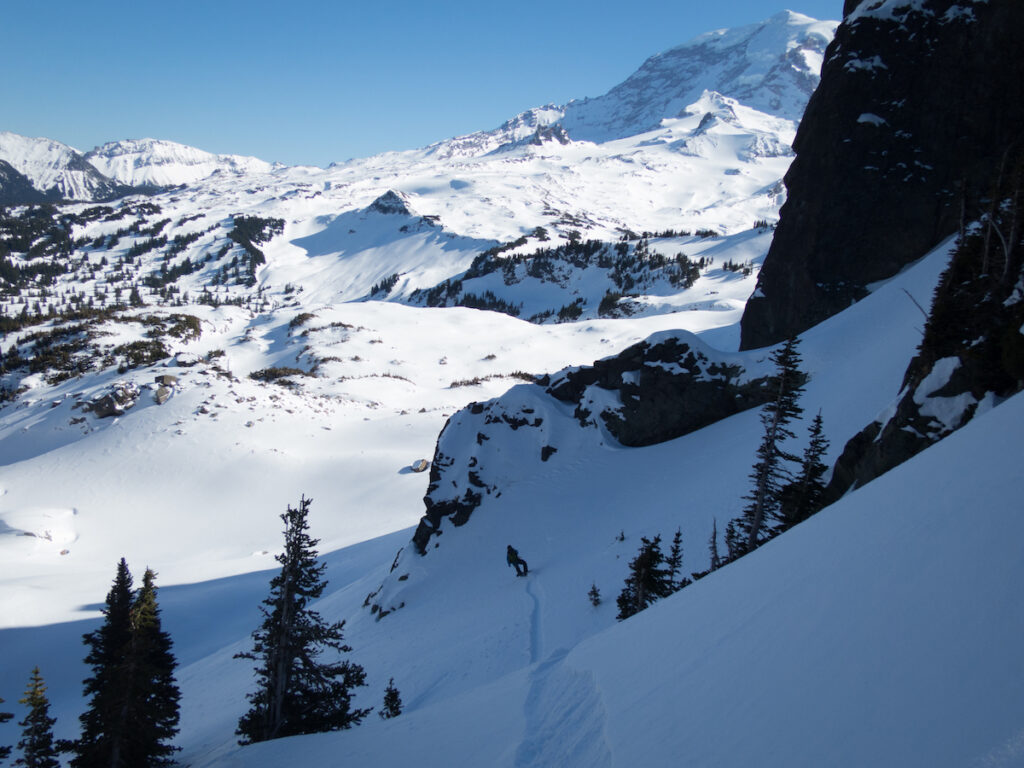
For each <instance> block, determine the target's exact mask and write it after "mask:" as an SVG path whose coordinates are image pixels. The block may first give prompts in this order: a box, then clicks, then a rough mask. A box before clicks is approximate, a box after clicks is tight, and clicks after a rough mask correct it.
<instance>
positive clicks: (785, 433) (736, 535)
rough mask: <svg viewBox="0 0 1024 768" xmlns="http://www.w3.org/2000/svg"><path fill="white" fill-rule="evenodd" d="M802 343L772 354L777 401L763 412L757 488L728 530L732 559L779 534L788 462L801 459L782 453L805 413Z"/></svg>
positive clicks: (755, 473)
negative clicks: (793, 426)
mask: <svg viewBox="0 0 1024 768" xmlns="http://www.w3.org/2000/svg"><path fill="white" fill-rule="evenodd" d="M798 343H799V342H798V341H797V339H795V338H791V339H789V340H788V341H787V342H786V343H785V344H784V345H783V346H782V347H780V348H779V349H777V350H775V352H773V353H772V362H774V363H775V370H776V372H775V375H774V376H773V377H772V379H771V382H770V385H771V386H772V387H773V389H774V392H775V398H774V399H773V400H771V401H770V402H768V403H767V404H766V405H765V406H764V408H763V409H762V410H761V424H762V425H763V426H764V435H763V437H762V438H761V444H760V445H759V446H758V448H757V461H756V462H755V463H754V466H753V468H752V469H751V472H750V480H751V483H752V485H753V487H752V488H751V490H750V492H749V493H748V494H747V495H746V496H745V497H744V498H745V499H746V500H747V502H748V504H747V506H746V507H745V508H744V510H743V515H742V517H740V518H738V519H736V520H732V521H731V522H730V523H729V526H728V528H727V529H726V543H727V545H728V546H729V556H730V559H732V558H735V557H738V556H740V555H742V554H744V553H746V552H750V551H752V550H753V549H755V548H756V547H758V546H759V545H760V544H762V543H764V542H765V541H767V540H768V539H770V538H771V537H772V536H774V535H775V534H776V533H778V530H777V528H775V529H774V530H773V525H774V524H776V523H777V522H778V520H779V497H780V493H781V489H782V486H783V484H784V483H785V481H786V480H788V479H789V474H788V472H787V470H786V465H785V463H784V462H796V461H797V458H796V457H795V456H793V455H792V454H789V453H787V452H786V451H784V450H783V449H782V443H783V442H784V441H785V440H786V439H787V438H792V437H793V432H792V431H791V430H790V429H789V424H790V422H791V421H793V419H795V418H797V417H798V416H799V415H800V414H801V413H802V412H803V409H802V408H801V407H800V405H799V399H800V395H801V393H802V392H803V389H804V382H805V381H806V379H807V377H806V375H805V374H804V373H803V372H802V371H801V370H800V353H799V351H798V349H797V346H798Z"/></svg>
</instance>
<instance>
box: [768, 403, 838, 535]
mask: <svg viewBox="0 0 1024 768" xmlns="http://www.w3.org/2000/svg"><path fill="white" fill-rule="evenodd" d="M808 432H809V435H810V439H809V440H808V443H807V448H805V449H804V455H803V458H802V460H801V462H800V473H799V474H798V475H797V477H796V479H795V480H794V481H793V482H792V483H790V484H789V485H787V486H786V487H785V488H783V489H782V493H781V494H780V507H781V517H782V525H781V527H782V529H783V530H786V529H788V528H792V527H793V526H794V525H796V524H797V523H802V522H803V521H804V520H806V519H807V518H809V517H810V516H811V515H813V514H815V513H816V512H818V510H820V509H821V507H822V497H823V496H824V494H825V483H824V477H825V473H826V472H828V465H827V464H825V463H824V462H823V461H822V460H821V459H822V457H823V456H824V455H825V452H826V451H828V444H829V443H828V438H827V437H825V435H824V427H823V425H822V420H821V411H818V414H817V415H816V416H815V417H814V421H813V422H811V426H810V428H809V430H808Z"/></svg>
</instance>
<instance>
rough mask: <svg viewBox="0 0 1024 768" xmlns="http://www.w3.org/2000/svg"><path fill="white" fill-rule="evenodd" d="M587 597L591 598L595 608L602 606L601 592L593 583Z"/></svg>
mask: <svg viewBox="0 0 1024 768" xmlns="http://www.w3.org/2000/svg"><path fill="white" fill-rule="evenodd" d="M587 597H589V598H590V604H591V605H592V606H594V607H595V608H597V606H599V605H600V604H601V590H599V589H598V588H597V584H594V583H591V585H590V591H589V592H587Z"/></svg>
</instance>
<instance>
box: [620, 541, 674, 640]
mask: <svg viewBox="0 0 1024 768" xmlns="http://www.w3.org/2000/svg"><path fill="white" fill-rule="evenodd" d="M672 592H673V588H672V583H671V579H670V577H669V571H668V568H666V567H665V555H664V553H663V552H662V551H661V536H655V537H654V538H653V539H648V538H647V537H646V536H643V537H641V538H640V551H639V552H638V553H637V555H636V557H634V558H633V559H632V560H631V561H630V563H629V576H627V577H626V582H625V584H624V585H623V587H622V591H621V592H620V593H619V596H618V598H616V604H617V605H618V606H619V614H618V616H616V618H617V619H618V620H619V621H622V620H623V619H628V618H629V617H630V616H633V615H634V614H637V613H639V612H640V611H642V610H644V609H645V608H647V607H648V606H649V605H650V604H651V603H653V602H654V601H655V600H658V599H659V598H662V597H668V596H669V595H671V594H672Z"/></svg>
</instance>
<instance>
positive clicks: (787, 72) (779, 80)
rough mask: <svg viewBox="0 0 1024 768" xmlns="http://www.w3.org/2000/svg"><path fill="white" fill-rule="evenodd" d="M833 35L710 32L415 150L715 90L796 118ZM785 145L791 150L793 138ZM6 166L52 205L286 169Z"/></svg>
mask: <svg viewBox="0 0 1024 768" xmlns="http://www.w3.org/2000/svg"><path fill="white" fill-rule="evenodd" d="M834 31H835V23H834V22H820V21H816V20H814V19H811V18H809V17H806V16H802V15H801V14H797V13H793V12H791V11H784V12H782V13H779V14H777V15H775V16H773V17H771V18H770V19H767V20H766V21H763V22H761V23H758V24H753V25H749V26H745V27H740V28H737V29H732V30H718V31H716V32H709V33H707V34H704V35H701V36H699V37H697V38H695V39H693V40H691V41H690V42H688V43H686V44H684V45H681V46H678V47H676V48H673V49H671V50H668V51H666V52H664V53H661V54H658V55H656V56H652V57H651V58H650V59H648V60H647V61H646V62H644V64H643V65H642V66H641V67H640V68H639V69H638V70H637V71H636V72H635V73H634V74H633V75H631V76H630V77H629V78H627V79H626V80H625V81H624V82H622V83H620V84H619V85H617V86H616V87H614V88H612V89H611V90H610V91H608V93H606V94H604V95H602V96H599V97H597V98H593V99H582V100H579V101H577V100H574V101H571V102H569V103H568V104H565V105H562V106H556V105H548V106H545V107H539V108H535V109H531V110H528V111H526V112H523V113H521V114H519V115H516V116H515V117H514V118H512V119H511V120H509V121H507V122H506V123H504V124H503V125H501V126H499V127H498V128H496V129H494V130H491V131H482V132H477V133H472V134H467V135H464V136H459V137H455V138H452V139H448V140H445V141H442V142H438V143H436V144H433V145H430V146H429V147H426V148H425V149H423V150H420V151H418V152H413V153H409V154H410V157H411V158H427V157H429V158H431V159H433V160H437V159H441V160H443V159H446V158H455V157H480V156H483V155H487V154H489V153H492V152H495V151H500V150H506V151H507V150H510V149H513V148H515V147H517V146H520V145H522V144H524V143H530V142H532V143H534V144H550V143H552V142H554V143H556V144H557V143H561V144H566V143H568V142H584V141H586V142H594V143H605V142H609V141H613V140H617V139H623V138H628V137H631V136H636V135H640V134H644V133H647V132H650V131H656V130H658V129H660V128H661V127H662V126H663V121H665V120H673V119H678V118H685V117H686V116H687V115H688V114H690V111H689V110H690V108H691V105H693V104H695V103H697V102H698V101H699V100H700V99H701V98H702V94H704V93H705V92H714V93H717V94H719V95H720V96H722V97H725V98H726V99H732V100H735V101H736V102H738V103H739V104H741V105H743V106H745V107H749V108H751V109H755V110H757V111H759V112H762V113H765V114H769V115H772V116H775V117H779V118H782V119H783V120H786V121H793V122H796V121H797V120H798V119H799V117H800V114H801V113H802V111H803V108H804V105H805V104H806V102H807V99H808V98H809V97H810V94H811V93H812V92H813V90H814V87H815V85H816V84H817V81H818V72H819V70H820V67H821V61H822V56H823V54H824V50H825V46H826V45H827V44H828V42H829V40H831V37H832V35H833V34H834ZM781 144H782V145H783V148H784V151H787V150H786V149H785V148H786V147H788V143H787V142H786V141H785V137H783V141H782V142H781ZM0 161H5V162H6V163H7V164H9V165H10V169H8V170H7V171H6V173H4V174H3V175H0V204H14V203H19V202H35V201H37V200H39V199H41V198H40V197H39V196H40V195H41V196H42V198H45V199H47V200H52V201H56V200H84V201H105V200H111V199H116V198H118V197H123V196H125V195H127V194H131V193H133V192H139V191H149V192H151V191H153V190H154V189H159V188H165V187H171V186H177V185H182V184H186V185H187V184H194V183H196V182H199V181H201V180H203V179H207V178H210V177H211V176H214V175H215V174H218V173H219V174H230V175H232V176H238V175H253V174H264V173H269V172H272V171H275V170H284V167H283V166H281V165H275V164H271V163H268V162H266V161H263V160H260V159H258V158H255V157H244V156H240V155H222V154H213V153H210V152H205V151H203V150H200V149H196V148H194V147H189V146H186V145H183V144H177V143H175V142H170V141H163V140H159V139H148V138H147V139H132V140H125V141H114V142H108V143H107V144H104V145H102V146H100V147H96V148H95V149H93V150H91V151H89V152H80V151H78V150H76V149H74V148H72V147H69V146H67V145H66V144H62V143H60V142H58V141H54V140H52V139H45V138H28V137H25V136H19V135H17V134H14V133H10V132H6V131H5V132H0ZM343 165H347V164H343ZM12 171H13V173H12ZM32 190H35V192H37V193H39V195H36V194H33V192H32Z"/></svg>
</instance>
